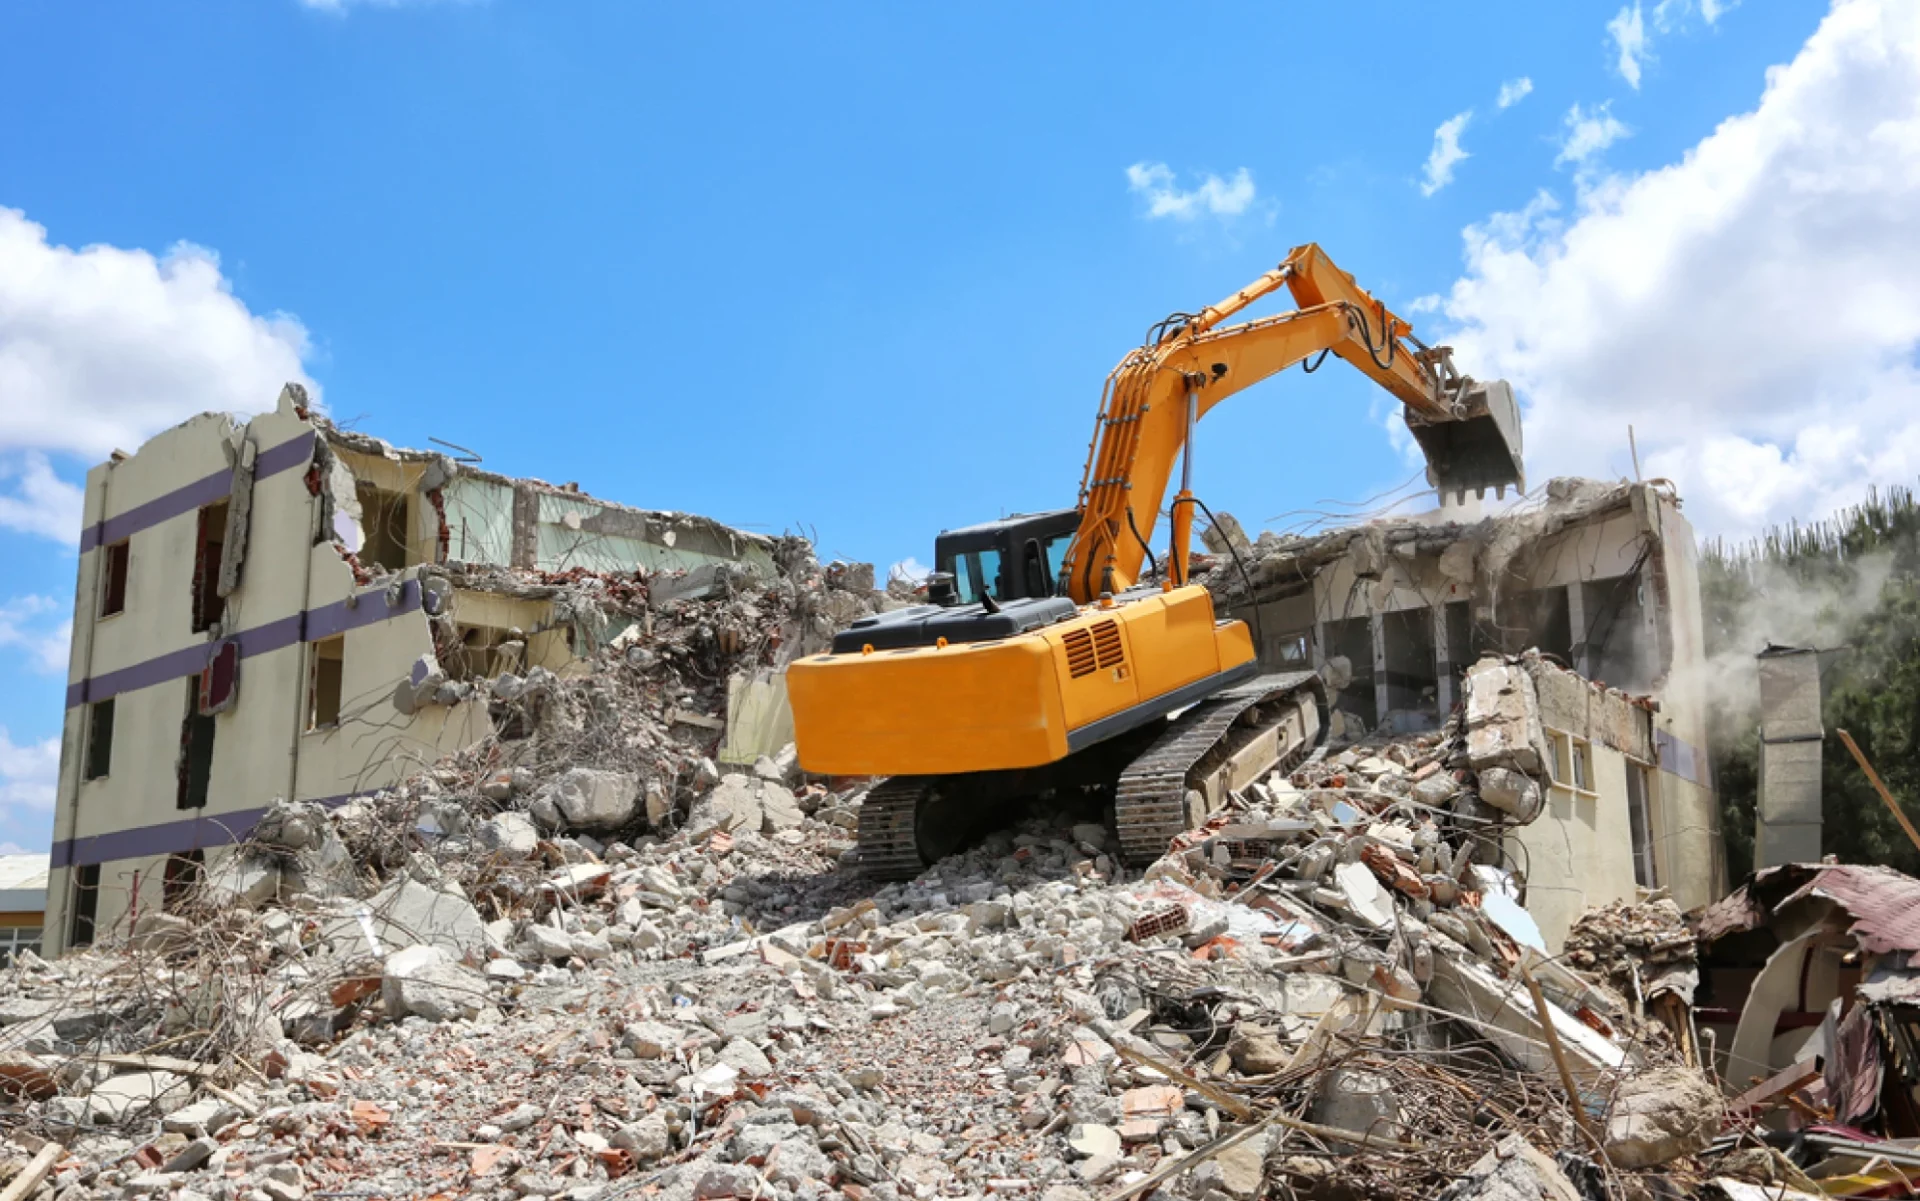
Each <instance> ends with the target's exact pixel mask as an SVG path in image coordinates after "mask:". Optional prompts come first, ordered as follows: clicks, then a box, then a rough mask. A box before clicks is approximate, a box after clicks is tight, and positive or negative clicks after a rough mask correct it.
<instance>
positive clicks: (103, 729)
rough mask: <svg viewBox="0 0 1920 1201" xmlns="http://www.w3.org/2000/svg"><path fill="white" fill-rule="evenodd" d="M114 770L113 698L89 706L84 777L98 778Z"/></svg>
mask: <svg viewBox="0 0 1920 1201" xmlns="http://www.w3.org/2000/svg"><path fill="white" fill-rule="evenodd" d="M112 770H113V698H112V697H108V698H107V699H106V700H104V701H95V702H93V704H91V705H88V706H87V762H86V769H85V771H84V772H83V773H82V775H83V778H85V779H88V780H98V779H102V778H103V777H105V776H106V774H107V773H108V772H110V771H112Z"/></svg>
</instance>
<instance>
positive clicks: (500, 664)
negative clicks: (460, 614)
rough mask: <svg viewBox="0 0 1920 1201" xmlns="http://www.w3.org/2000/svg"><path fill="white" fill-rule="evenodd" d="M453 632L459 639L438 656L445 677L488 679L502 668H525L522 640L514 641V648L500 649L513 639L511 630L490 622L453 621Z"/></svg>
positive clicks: (524, 643)
mask: <svg viewBox="0 0 1920 1201" xmlns="http://www.w3.org/2000/svg"><path fill="white" fill-rule="evenodd" d="M454 634H455V636H456V637H457V638H458V639H459V642H458V643H457V644H456V645H455V646H453V647H452V648H451V649H450V651H449V653H447V654H445V655H442V656H441V660H440V666H441V667H442V669H444V670H445V671H446V673H447V678H448V679H449V680H491V679H493V678H494V677H495V676H498V675H499V674H500V673H502V672H508V671H510V672H514V673H519V672H523V671H525V670H526V662H525V660H526V657H527V655H526V651H527V646H526V642H525V641H524V640H519V641H518V646H517V648H509V649H508V650H506V651H502V650H501V649H500V648H501V647H502V646H503V645H505V644H507V643H509V642H514V641H516V640H515V639H514V638H513V637H512V636H511V634H512V632H511V631H509V630H502V629H496V628H494V627H493V626H469V625H457V626H455V627H454Z"/></svg>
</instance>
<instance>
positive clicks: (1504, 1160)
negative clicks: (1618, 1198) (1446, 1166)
mask: <svg viewBox="0 0 1920 1201" xmlns="http://www.w3.org/2000/svg"><path fill="white" fill-rule="evenodd" d="M1446 1196H1447V1201H1583V1197H1584V1194H1582V1193H1581V1192H1580V1190H1579V1189H1577V1188H1575V1187H1574V1184H1573V1182H1572V1181H1571V1180H1568V1179H1567V1175H1566V1173H1565V1172H1562V1171H1561V1170H1560V1165H1559V1164H1557V1163H1555V1162H1554V1161H1553V1160H1551V1159H1549V1158H1548V1157H1547V1156H1546V1155H1545V1154H1543V1153H1542V1152H1540V1151H1536V1150H1535V1149H1534V1148H1533V1146H1532V1145H1531V1144H1530V1143H1528V1142H1527V1140H1526V1139H1524V1138H1522V1137H1521V1136H1520V1135H1518V1134H1509V1135H1508V1136H1507V1137H1505V1138H1503V1139H1501V1140H1500V1142H1499V1143H1498V1144H1497V1145H1496V1146H1495V1147H1494V1149H1493V1150H1491V1151H1489V1152H1487V1153H1486V1154H1485V1155H1483V1156H1481V1157H1480V1158H1479V1159H1478V1160H1477V1161H1475V1163H1474V1165H1473V1166H1472V1167H1470V1168H1468V1169H1467V1175H1466V1178H1465V1179H1463V1180H1461V1181H1460V1182H1459V1183H1458V1184H1456V1185H1455V1186H1454V1188H1452V1189H1451V1190H1449V1191H1448V1192H1447V1195H1446Z"/></svg>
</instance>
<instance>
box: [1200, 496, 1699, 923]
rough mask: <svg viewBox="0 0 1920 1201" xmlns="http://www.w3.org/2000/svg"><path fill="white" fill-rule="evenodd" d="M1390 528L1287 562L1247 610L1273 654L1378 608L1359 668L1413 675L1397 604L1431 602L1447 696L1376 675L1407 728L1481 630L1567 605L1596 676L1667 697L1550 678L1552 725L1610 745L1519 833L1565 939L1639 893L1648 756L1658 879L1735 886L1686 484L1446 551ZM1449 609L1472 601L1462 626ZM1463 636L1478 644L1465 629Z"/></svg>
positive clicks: (1376, 695) (1680, 892)
mask: <svg viewBox="0 0 1920 1201" xmlns="http://www.w3.org/2000/svg"><path fill="white" fill-rule="evenodd" d="M1401 532H1402V533H1404V532H1405V530H1404V529H1403V530H1402V531H1401ZM1387 533H1388V529H1387V527H1381V528H1378V529H1375V530H1369V531H1366V532H1364V533H1363V534H1362V535H1361V536H1360V537H1359V538H1357V539H1355V541H1354V542H1353V543H1351V544H1350V545H1349V546H1348V548H1347V550H1346V552H1345V553H1344V554H1343V555H1341V557H1339V558H1335V559H1333V560H1332V561H1331V562H1327V563H1325V564H1324V565H1323V566H1321V567H1320V568H1319V569H1318V570H1317V571H1314V572H1312V574H1311V575H1307V574H1306V573H1305V572H1302V574H1301V578H1300V580H1299V582H1298V583H1297V584H1293V583H1290V582H1288V581H1287V580H1286V579H1285V578H1284V573H1276V574H1277V575H1278V576H1280V577H1281V578H1280V582H1279V583H1277V584H1275V586H1274V587H1273V588H1272V589H1271V590H1270V591H1269V593H1268V599H1264V600H1263V601H1262V602H1261V603H1260V604H1259V605H1258V606H1257V614H1256V611H1255V607H1254V606H1244V605H1243V606H1240V607H1239V608H1237V609H1235V610H1234V611H1233V615H1234V616H1236V617H1239V618H1240V619H1242V620H1244V621H1248V622H1249V623H1250V624H1254V623H1255V622H1257V624H1258V628H1259V635H1260V642H1259V647H1260V655H1261V660H1262V662H1263V663H1264V664H1265V665H1266V666H1267V667H1268V668H1270V669H1272V670H1287V669H1289V668H1293V667H1297V666H1298V665H1297V664H1295V663H1292V662H1289V661H1287V659H1286V658H1285V654H1286V651H1287V649H1288V648H1289V647H1290V646H1291V645H1293V643H1294V640H1295V637H1296V636H1297V635H1300V634H1305V635H1307V637H1308V645H1309V654H1310V659H1311V662H1312V663H1313V664H1314V665H1315V666H1320V665H1323V664H1324V663H1325V662H1326V660H1327V658H1328V656H1329V655H1330V654H1331V653H1333V652H1334V650H1335V649H1336V647H1335V646H1334V645H1333V643H1334V638H1333V634H1334V632H1335V631H1340V630H1346V631H1348V632H1351V627H1350V626H1343V625H1340V624H1338V623H1341V622H1352V621H1361V622H1368V623H1370V624H1371V626H1372V631H1373V637H1372V639H1371V648H1372V650H1373V652H1374V662H1373V663H1370V664H1369V663H1360V662H1356V663H1355V664H1354V668H1355V671H1356V678H1357V679H1359V680H1361V681H1363V682H1365V680H1366V678H1367V677H1372V682H1374V683H1375V684H1378V683H1379V682H1381V681H1382V680H1383V679H1385V678H1387V675H1388V673H1394V672H1396V671H1398V672H1399V673H1400V674H1403V675H1404V674H1405V672H1406V669H1405V665H1404V663H1403V662H1402V660H1403V659H1404V657H1405V656H1404V653H1402V654H1400V655H1399V656H1398V657H1396V646H1395V639H1396V633H1395V631H1396V630H1398V631H1400V637H1401V641H1406V634H1407V631H1408V630H1409V628H1410V627H1407V626H1406V624H1405V622H1404V621H1389V620H1385V619H1384V618H1383V615H1384V614H1388V613H1398V612H1405V611H1409V610H1411V611H1418V612H1420V613H1421V614H1422V615H1423V617H1425V618H1426V624H1424V625H1423V626H1421V627H1419V628H1418V631H1417V632H1418V633H1420V634H1421V635H1422V636H1423V637H1425V636H1426V634H1427V631H1428V630H1431V634H1432V636H1431V637H1430V638H1427V640H1426V644H1423V645H1422V646H1420V647H1418V648H1417V649H1418V650H1419V651H1420V652H1421V653H1430V654H1431V655H1432V658H1433V675H1434V678H1435V681H1436V688H1435V697H1434V701H1433V702H1432V704H1431V706H1430V707H1428V708H1427V711H1426V713H1425V716H1424V718H1420V715H1418V714H1409V713H1408V712H1406V711H1405V709H1404V708H1396V707H1399V706H1405V705H1406V704H1407V703H1408V702H1409V695H1410V694H1409V693H1408V691H1407V690H1406V689H1393V690H1389V689H1388V688H1385V687H1378V686H1376V687H1374V689H1373V698H1372V705H1371V708H1372V712H1371V713H1370V714H1362V715H1361V716H1362V717H1363V718H1364V719H1365V720H1366V721H1367V722H1368V725H1369V726H1378V725H1379V724H1380V723H1382V722H1387V721H1391V722H1392V723H1393V725H1394V727H1395V728H1397V729H1406V728H1417V726H1418V725H1419V720H1410V719H1411V718H1420V720H1425V721H1427V722H1429V723H1436V724H1437V722H1438V721H1439V720H1440V719H1441V717H1442V716H1443V715H1444V714H1445V712H1446V711H1447V710H1449V709H1450V708H1451V707H1452V704H1453V703H1454V701H1455V700H1457V699H1458V692H1457V687H1456V681H1455V680H1454V678H1453V676H1454V675H1455V674H1456V673H1457V672H1458V671H1459V669H1460V668H1462V667H1464V666H1465V665H1468V664H1470V663H1471V662H1473V660H1474V658H1475V657H1476V651H1477V650H1478V649H1479V647H1478V644H1479V643H1480V642H1481V641H1486V642H1488V643H1491V644H1492V645H1494V646H1496V647H1497V646H1499V645H1500V643H1501V640H1503V639H1504V640H1505V641H1506V642H1507V643H1508V644H1509V645H1508V646H1507V648H1506V649H1508V650H1512V651H1518V650H1521V649H1524V648H1525V647H1526V646H1527V645H1528V637H1529V635H1528V630H1527V629H1526V627H1527V624H1528V617H1529V616H1530V615H1532V614H1533V612H1534V611H1535V610H1543V608H1544V605H1543V602H1544V601H1548V600H1550V601H1552V602H1553V604H1554V606H1556V607H1560V606H1564V614H1565V624H1564V627H1563V628H1564V630H1565V638H1566V645H1562V646H1543V647H1542V648H1541V649H1544V650H1547V651H1550V652H1552V653H1554V654H1556V655H1558V656H1560V657H1561V658H1563V659H1565V660H1566V661H1567V662H1568V663H1569V664H1570V665H1571V666H1572V667H1574V668H1575V669H1576V670H1577V671H1582V672H1585V673H1586V674H1588V675H1589V676H1600V675H1601V674H1602V672H1603V671H1604V673H1605V676H1606V677H1611V678H1605V682H1606V683H1607V684H1609V685H1612V686H1613V687H1615V688H1622V689H1626V690H1627V691H1629V692H1631V693H1634V694H1637V695H1645V696H1649V697H1651V698H1652V699H1653V700H1654V701H1655V702H1656V704H1657V709H1648V708H1638V707H1634V706H1631V705H1628V704H1627V703H1626V701H1625V699H1624V698H1621V697H1619V696H1618V694H1617V693H1615V694H1609V693H1608V692H1606V691H1604V690H1599V689H1594V688H1592V687H1591V685H1590V684H1589V683H1588V682H1587V681H1585V680H1581V679H1580V678H1579V677H1578V676H1575V675H1572V674H1570V673H1562V674H1563V675H1564V677H1565V680H1566V684H1565V686H1564V687H1559V688H1556V687H1555V686H1554V685H1553V683H1552V681H1551V679H1549V680H1548V682H1547V686H1546V689H1545V691H1546V693H1547V695H1543V697H1542V704H1543V706H1544V707H1545V708H1546V709H1547V710H1548V711H1549V712H1548V724H1549V725H1555V724H1556V723H1558V725H1557V728H1559V729H1561V730H1562V731H1564V732H1566V733H1568V734H1570V735H1576V736H1579V737H1582V738H1587V739H1590V740H1591V741H1592V743H1593V745H1594V747H1595V752H1594V769H1595V772H1596V788H1595V790H1594V792H1595V794H1596V795H1595V796H1593V797H1591V798H1589V797H1582V796H1577V795H1574V794H1573V793H1571V792H1567V791H1564V790H1555V792H1556V795H1555V796H1553V797H1552V798H1550V803H1549V804H1548V806H1547V808H1546V811H1545V812H1544V813H1543V814H1542V815H1541V817H1540V818H1539V819H1537V820H1536V821H1535V823H1534V824H1533V825H1532V826H1530V827H1527V828H1525V829H1524V830H1522V831H1521V832H1520V833H1519V834H1517V835H1516V838H1515V847H1516V853H1517V854H1518V855H1521V856H1523V857H1524V858H1523V862H1531V864H1532V865H1533V870H1532V871H1531V872H1530V874H1529V879H1530V882H1531V888H1530V896H1531V897H1532V898H1534V899H1531V900H1530V901H1529V907H1530V908H1533V909H1534V914H1535V917H1536V918H1538V919H1539V920H1540V922H1541V926H1542V928H1543V930H1545V931H1546V932H1547V934H1548V937H1549V941H1550V942H1551V943H1552V944H1553V945H1555V946H1557V945H1558V940H1559V938H1560V937H1561V936H1562V935H1563V934H1564V932H1565V929H1566V927H1567V925H1568V924H1570V922H1571V921H1572V919H1573V917H1575V916H1577V915H1578V913H1579V911H1580V909H1581V908H1582V907H1583V906H1585V905H1587V904H1598V903H1601V902H1604V901H1607V900H1612V899H1616V898H1619V899H1625V898H1631V897H1633V896H1634V895H1635V889H1636V887H1637V885H1636V878H1635V875H1634V858H1633V846H1632V837H1631V834H1630V823H1629V821H1628V815H1627V796H1626V791H1625V788H1626V784H1625V781H1626V772H1627V770H1628V767H1629V765H1631V764H1643V765H1647V766H1650V767H1652V768H1654V769H1655V770H1653V771H1652V773H1651V780H1650V783H1651V787H1650V789H1649V790H1648V791H1649V796H1648V798H1647V810H1648V819H1649V824H1650V831H1649V834H1650V841H1651V844H1652V847H1651V855H1652V859H1653V863H1654V874H1655V877H1656V882H1657V884H1658V885H1659V886H1661V887H1666V888H1668V889H1670V890H1671V891H1672V893H1673V896H1674V899H1675V901H1676V902H1678V903H1679V905H1680V906H1681V907H1682V908H1683V909H1685V908H1691V907H1693V906H1695V905H1701V904H1705V903H1707V902H1708V901H1711V900H1713V899H1715V898H1716V897H1718V896H1720V895H1722V894H1723V893H1725V891H1726V888H1727V880H1726V858H1725V851H1724V847H1723V844H1722V842H1721V839H1720V834H1719V816H1718V803H1717V800H1716V798H1715V796H1714V792H1713V781H1712V777H1711V772H1710V770H1709V766H1708V761H1707V756H1706V746H1707V729H1706V707H1705V706H1706V698H1705V695H1704V691H1703V688H1702V684H1703V679H1704V674H1703V673H1704V665H1705V662H1706V655H1705V634H1704V623H1703V619H1702V608H1701V603H1700V585H1699V571H1698V564H1697V562H1696V560H1695V549H1694V536H1693V529H1692V527H1691V526H1690V525H1689V524H1688V523H1687V521H1686V518H1685V517H1684V516H1683V515H1682V514H1681V512H1680V509H1679V505H1678V503H1677V501H1676V500H1675V499H1674V498H1673V497H1671V496H1669V495H1666V494H1664V493H1662V492H1660V491H1659V490H1657V489H1655V488H1653V487H1650V486H1637V487H1632V488H1629V489H1627V490H1626V491H1625V495H1624V498H1623V501H1622V503H1618V504H1616V505H1614V506H1613V507H1610V508H1607V509H1605V510H1604V511H1601V512H1597V513H1594V514H1592V515H1591V516H1588V517H1586V518H1584V519H1582V520H1577V521H1573V522H1571V523H1569V524H1567V525H1565V526H1564V527H1563V528H1560V529H1557V530H1555V531H1554V532H1552V533H1550V534H1542V535H1538V536H1533V535H1532V534H1531V530H1530V527H1529V526H1528V525H1527V524H1526V520H1525V519H1524V518H1523V519H1522V520H1521V521H1520V522H1519V523H1518V524H1509V525H1506V526H1499V525H1496V527H1495V528H1494V530H1493V532H1492V534H1491V535H1490V536H1489V535H1488V534H1487V533H1486V532H1485V531H1481V532H1478V533H1475V534H1473V535H1472V536H1473V537H1477V538H1479V539H1481V541H1479V542H1476V543H1475V544H1474V545H1471V546H1466V545H1460V544H1455V546H1452V547H1449V548H1448V553H1444V554H1442V553H1418V554H1415V553H1408V552H1409V551H1410V550H1411V544H1410V543H1408V542H1406V541H1404V540H1402V541H1400V542H1398V543H1396V542H1395V541H1394V540H1393V539H1391V538H1389V537H1388V536H1387ZM1465 541H1466V538H1464V537H1463V539H1462V542H1465ZM1456 551H1457V552H1459V553H1456ZM1490 562H1497V563H1498V564H1499V566H1498V568H1497V571H1496V573H1495V574H1496V576H1497V581H1498V583H1499V585H1500V591H1498V592H1495V591H1493V590H1491V589H1490V587H1489V580H1488V579H1486V578H1483V577H1484V575H1485V573H1486V572H1487V571H1488V566H1489V563H1490ZM1556 590H1558V591H1559V593H1561V595H1559V596H1556V595H1554V593H1555V591H1556ZM1288 592H1291V595H1286V593H1288ZM1275 593H1279V594H1280V595H1275ZM1462 609H1464V610H1465V612H1466V614H1467V615H1468V617H1469V622H1468V623H1467V626H1466V628H1465V629H1464V630H1462V629H1460V628H1459V623H1458V622H1457V618H1458V616H1459V612H1457V611H1458V610H1462ZM1450 611H1453V612H1452V616H1453V617H1454V618H1456V621H1455V622H1454V623H1453V625H1454V628H1453V630H1452V631H1451V633H1450V632H1449V615H1450ZM1346 641H1347V642H1348V643H1349V644H1353V645H1360V646H1365V645H1366V640H1359V639H1353V638H1349V639H1347V640H1346ZM1462 641H1465V642H1467V643H1469V645H1464V646H1463V645H1454V644H1455V643H1459V642H1462ZM1428 645H1430V647H1431V650H1430V651H1429V650H1428ZM1400 649H1401V650H1402V651H1403V652H1404V650H1405V648H1404V647H1403V648H1400ZM1609 696H1611V697H1612V698H1613V699H1612V700H1607V699H1605V698H1608V697H1609ZM1348 699H1349V702H1351V699H1352V698H1348ZM1349 707H1351V706H1349ZM1361 707H1363V708H1365V707H1368V706H1366V705H1362V706H1361Z"/></svg>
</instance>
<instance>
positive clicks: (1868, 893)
mask: <svg viewBox="0 0 1920 1201" xmlns="http://www.w3.org/2000/svg"><path fill="white" fill-rule="evenodd" d="M1809 896H1815V897H1822V898H1824V899H1826V900H1829V901H1832V902H1833V903H1834V904H1836V905H1838V906H1840V908H1842V909H1844V910H1845V911H1846V912H1847V915H1848V916H1849V917H1851V918H1853V924H1852V925H1851V926H1849V927H1847V933H1848V934H1850V935H1852V936H1853V937H1854V938H1855V939H1857V940H1858V941H1859V943H1860V947H1861V949H1862V950H1865V951H1868V952H1871V953H1873V954H1876V955H1882V954H1887V953H1889V952H1893V951H1901V952H1905V953H1906V954H1907V955H1908V957H1909V958H1908V960H1907V962H1908V965H1909V966H1913V967H1920V880H1916V879H1914V878H1913V877H1912V876H1909V875H1906V874H1905V873H1902V872H1897V871H1894V870H1893V869H1892V868H1890V867H1878V866H1873V865H1868V864H1858V863H1788V864H1783V865H1782V866H1780V867H1770V868H1767V869H1766V870H1764V871H1760V872H1756V873H1754V876H1753V878H1752V879H1751V880H1748V881H1747V882H1746V883H1745V884H1743V885H1741V886H1740V887H1739V888H1738V889H1736V890H1735V891H1734V892H1733V893H1732V894H1730V895H1728V896H1726V897H1722V898H1721V899H1720V900H1718V901H1715V902H1714V903H1713V904H1712V905H1709V906H1708V907H1707V908H1706V910H1705V911H1704V912H1702V913H1701V915H1700V919H1699V921H1698V922H1697V923H1695V929H1696V932H1697V933H1698V934H1699V936H1700V938H1701V939H1702V940H1704V941H1707V942H1712V941H1713V940H1714V939H1717V938H1722V937H1725V936H1726V935H1728V934H1735V933H1738V932H1740V931H1742V930H1751V929H1753V928H1754V927H1755V926H1758V925H1761V924H1763V923H1764V922H1765V921H1766V920H1767V919H1768V917H1770V916H1771V915H1773V914H1775V913H1778V912H1779V911H1780V910H1781V909H1783V908H1785V907H1786V906H1788V905H1791V904H1793V903H1794V902H1795V901H1798V900H1801V899H1803V898H1805V897H1809Z"/></svg>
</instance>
